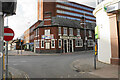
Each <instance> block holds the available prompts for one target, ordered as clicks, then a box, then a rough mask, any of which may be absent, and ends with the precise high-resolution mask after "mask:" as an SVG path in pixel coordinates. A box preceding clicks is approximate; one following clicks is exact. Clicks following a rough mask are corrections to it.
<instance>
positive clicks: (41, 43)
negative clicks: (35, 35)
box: [41, 39, 45, 48]
mask: <svg viewBox="0 0 120 80" xmlns="http://www.w3.org/2000/svg"><path fill="white" fill-rule="evenodd" d="M42 41H43V46H42ZM44 47H45V41H44V39H41V48H44Z"/></svg>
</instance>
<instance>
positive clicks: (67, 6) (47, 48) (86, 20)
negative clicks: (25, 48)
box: [34, 0, 96, 53]
mask: <svg viewBox="0 0 120 80" xmlns="http://www.w3.org/2000/svg"><path fill="white" fill-rule="evenodd" d="M54 1H55V2H46V1H44V0H38V19H39V20H42V22H41V23H40V24H39V25H38V26H37V27H36V28H35V29H34V36H35V38H34V52H37V53H47V52H49V53H53V52H55V53H61V52H63V53H66V52H75V51H81V50H92V49H93V47H94V27H95V21H96V20H95V17H94V16H93V14H92V11H93V10H94V8H92V7H89V6H85V5H82V4H78V3H75V2H69V1H60V0H57V1H56V0H54Z"/></svg>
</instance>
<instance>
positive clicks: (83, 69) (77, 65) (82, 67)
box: [72, 60, 94, 73]
mask: <svg viewBox="0 0 120 80" xmlns="http://www.w3.org/2000/svg"><path fill="white" fill-rule="evenodd" d="M72 69H73V70H75V71H77V72H80V73H88V72H92V71H93V70H94V67H93V66H92V65H90V64H83V63H81V61H80V60H75V61H73V62H72Z"/></svg>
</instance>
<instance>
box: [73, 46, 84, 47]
mask: <svg viewBox="0 0 120 80" xmlns="http://www.w3.org/2000/svg"><path fill="white" fill-rule="evenodd" d="M75 47H83V46H75Z"/></svg>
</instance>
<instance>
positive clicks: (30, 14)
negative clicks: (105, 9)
mask: <svg viewBox="0 0 120 80" xmlns="http://www.w3.org/2000/svg"><path fill="white" fill-rule="evenodd" d="M70 1H74V2H78V3H82V4H87V5H90V6H95V0H70ZM36 21H37V0H17V10H16V15H14V16H10V17H8V26H9V27H10V28H12V29H13V30H14V32H15V38H17V37H20V36H21V35H22V34H23V33H24V31H25V30H27V29H28V28H29V27H30V26H31V25H32V24H34V23H35V22H36ZM6 22H7V21H6V18H5V26H6V25H7V24H6Z"/></svg>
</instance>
